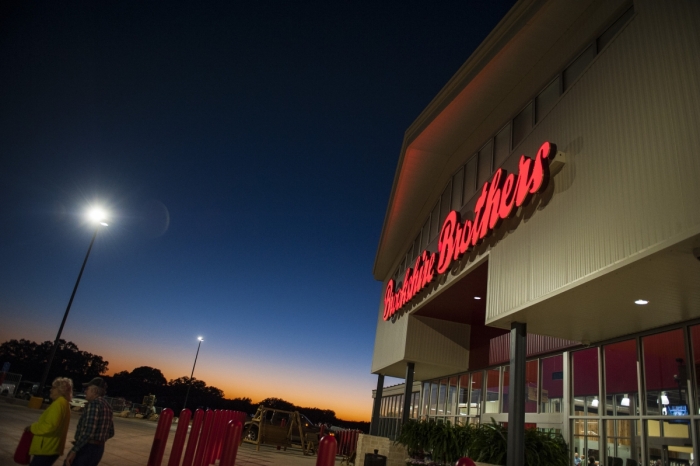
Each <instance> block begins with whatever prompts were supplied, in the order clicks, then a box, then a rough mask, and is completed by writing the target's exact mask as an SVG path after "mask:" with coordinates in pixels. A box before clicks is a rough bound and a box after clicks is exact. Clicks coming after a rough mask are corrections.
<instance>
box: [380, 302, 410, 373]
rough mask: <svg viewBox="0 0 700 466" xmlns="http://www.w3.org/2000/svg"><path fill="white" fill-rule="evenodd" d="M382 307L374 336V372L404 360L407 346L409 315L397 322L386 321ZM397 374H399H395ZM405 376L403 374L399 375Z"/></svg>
mask: <svg viewBox="0 0 700 466" xmlns="http://www.w3.org/2000/svg"><path fill="white" fill-rule="evenodd" d="M382 310H383V309H380V312H379V315H378V317H377V333H376V334H375V337H374V355H373V356H372V372H381V373H384V372H383V370H384V369H385V368H386V367H388V366H391V365H392V364H394V363H396V362H398V361H402V360H403V358H404V353H405V348H406V331H407V327H408V316H405V317H402V318H400V319H397V320H396V322H393V323H390V322H384V320H383V318H382V314H383V313H382ZM394 376H397V375H394ZM398 377H403V375H398Z"/></svg>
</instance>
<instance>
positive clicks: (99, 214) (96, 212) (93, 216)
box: [39, 208, 107, 395]
mask: <svg viewBox="0 0 700 466" xmlns="http://www.w3.org/2000/svg"><path fill="white" fill-rule="evenodd" d="M88 218H89V219H90V220H91V222H92V223H94V224H96V228H95V233H94V234H93V235H92V240H91V241H90V246H89V247H88V250H87V254H85V260H83V266H82V267H80V273H79V274H78V279H77V280H76V281H75V286H74V287H73V293H71V295H70V300H69V301H68V306H67V307H66V312H65V313H64V314H63V320H62V321H61V326H60V327H59V328H58V333H57V334H56V339H55V340H54V342H53V348H51V355H50V356H49V360H48V361H47V362H46V368H45V369H44V375H42V376H41V382H39V390H40V393H39V395H43V393H42V392H43V389H44V385H45V384H46V379H47V378H48V377H49V370H50V369H51V363H52V362H53V358H54V356H56V349H58V340H60V339H61V333H62V332H63V326H64V325H65V324H66V319H68V313H69V312H70V307H71V305H72V304H73V298H75V292H76V291H78V285H79V284H80V278H81V277H82V276H83V270H85V264H87V260H88V257H90V251H91V250H92V245H93V243H94V242H95V238H96V237H97V232H98V231H99V230H100V227H103V226H104V227H106V226H107V223H106V222H105V219H106V215H105V212H104V211H103V210H102V209H100V208H93V209H91V210H90V211H89V212H88Z"/></svg>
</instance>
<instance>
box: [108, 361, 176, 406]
mask: <svg viewBox="0 0 700 466" xmlns="http://www.w3.org/2000/svg"><path fill="white" fill-rule="evenodd" d="M107 384H108V385H109V394H110V396H121V397H124V398H126V399H127V400H131V401H134V402H136V403H140V402H141V401H142V400H143V397H144V396H146V395H156V400H158V398H159V397H161V396H164V395H166V390H165V387H166V385H167V380H166V379H165V376H164V375H163V373H162V372H161V371H160V369H154V368H153V367H149V366H141V367H137V368H136V369H134V370H133V371H131V372H127V371H121V372H117V373H116V374H114V375H113V376H112V377H111V378H110V379H109V380H108V381H107Z"/></svg>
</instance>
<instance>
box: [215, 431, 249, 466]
mask: <svg viewBox="0 0 700 466" xmlns="http://www.w3.org/2000/svg"><path fill="white" fill-rule="evenodd" d="M242 433H243V423H242V422H241V421H228V425H227V426H226V437H224V446H223V448H222V450H221V462H220V463H219V466H236V455H238V446H239V445H240V444H241V434H242Z"/></svg>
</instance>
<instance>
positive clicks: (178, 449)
mask: <svg viewBox="0 0 700 466" xmlns="http://www.w3.org/2000/svg"><path fill="white" fill-rule="evenodd" d="M191 416H192V412H191V411H190V410H189V409H183V410H182V411H181V412H180V417H179V418H178V420H177V430H176V431H175V439H173V446H172V447H171V448H170V459H169V460H168V466H180V457H181V456H182V450H183V448H184V447H185V438H186V437H187V428H188V427H189V426H190V417H191Z"/></svg>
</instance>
